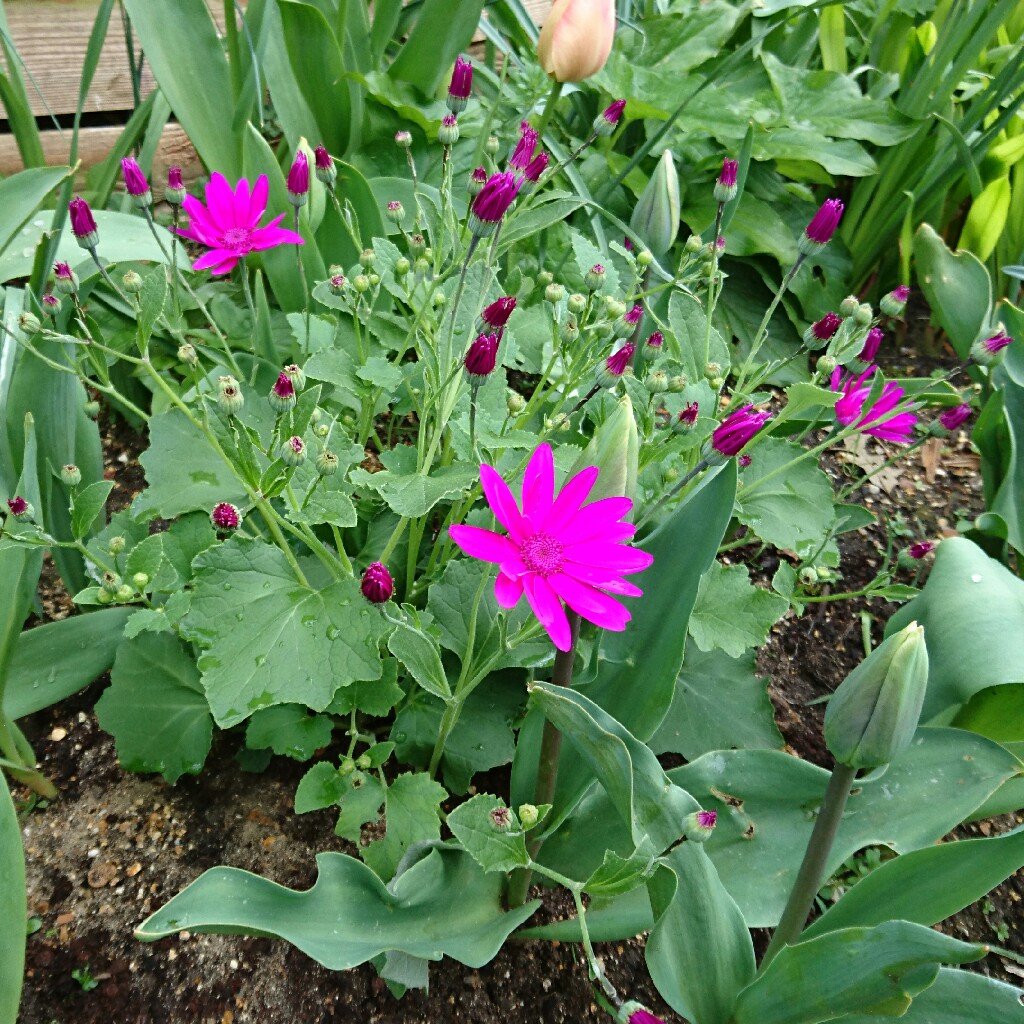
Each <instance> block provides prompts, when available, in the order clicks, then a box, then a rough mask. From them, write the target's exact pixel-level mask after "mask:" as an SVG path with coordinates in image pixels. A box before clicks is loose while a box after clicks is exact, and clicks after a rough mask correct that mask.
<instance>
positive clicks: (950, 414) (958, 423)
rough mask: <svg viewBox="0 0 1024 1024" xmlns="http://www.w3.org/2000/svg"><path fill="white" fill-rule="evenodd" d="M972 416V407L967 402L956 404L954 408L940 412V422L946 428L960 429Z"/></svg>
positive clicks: (951, 429)
mask: <svg viewBox="0 0 1024 1024" xmlns="http://www.w3.org/2000/svg"><path fill="white" fill-rule="evenodd" d="M970 418H971V407H970V406H969V405H967V404H966V403H963V404H961V405H954V406H953V408H952V409H944V410H943V411H942V412H940V413H939V423H941V424H942V426H943V428H944V429H946V430H950V431H953V430H958V429H959V428H960V427H962V426H963V425H964V424H965V423H966V422H967V421H968V420H969V419H970Z"/></svg>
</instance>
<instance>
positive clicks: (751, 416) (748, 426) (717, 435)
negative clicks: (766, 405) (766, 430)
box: [711, 405, 771, 458]
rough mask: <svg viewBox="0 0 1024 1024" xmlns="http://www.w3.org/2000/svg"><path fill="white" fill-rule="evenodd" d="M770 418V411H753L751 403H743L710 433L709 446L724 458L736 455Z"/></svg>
mask: <svg viewBox="0 0 1024 1024" xmlns="http://www.w3.org/2000/svg"><path fill="white" fill-rule="evenodd" d="M770 419H771V413H770V412H755V411H754V407H753V406H752V405H745V406H743V408H742V409H737V410H736V412H734V413H732V414H731V415H730V416H727V417H726V418H725V419H724V420H723V421H722V422H721V423H720V424H719V425H718V427H717V428H716V429H715V432H714V433H713V434H712V435H711V447H712V448H713V449H714V450H715V451H716V452H717V453H718V454H719V455H724V456H725V457H726V458H731V457H732V456H733V455H738V454H739V453H740V452H741V451H742V450H743V448H745V447H746V445H747V443H748V442H749V441H750V439H751V438H752V437H753V436H754V435H755V434H756V433H757V432H758V431H759V430H760V429H761V428H762V427H763V426H764V425H765V424H766V423H767V422H768V420H770Z"/></svg>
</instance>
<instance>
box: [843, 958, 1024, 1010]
mask: <svg viewBox="0 0 1024 1024" xmlns="http://www.w3.org/2000/svg"><path fill="white" fill-rule="evenodd" d="M1020 1007H1021V992H1020V989H1016V988H1014V987H1013V986H1012V985H1006V984H1004V983H1003V982H1001V981H996V980H995V979H994V978H987V977H985V975H983V974H978V973H976V972H975V971H957V970H954V969H953V968H951V967H940V968H939V974H938V977H937V978H936V979H935V981H934V982H933V983H932V984H931V985H929V986H928V988H926V989H925V990H924V991H923V992H921V993H919V994H918V995H916V996H914V1001H913V1002H912V1003H911V1004H910V1009H909V1010H908V1011H907V1012H906V1013H905V1014H904V1015H903V1016H902V1017H901V1018H900V1020H901V1021H902V1022H903V1024H978V1021H984V1022H985V1024H1020V1019H1021V1012H1020ZM882 1019H883V1018H881V1017H877V1016H874V1015H864V1014H860V1013H852V1014H848V1015H847V1016H845V1017H843V1024H877V1022H878V1021H879V1020H882ZM885 1019H891V1018H885Z"/></svg>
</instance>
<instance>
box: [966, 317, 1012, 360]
mask: <svg viewBox="0 0 1024 1024" xmlns="http://www.w3.org/2000/svg"><path fill="white" fill-rule="evenodd" d="M1012 341H1013V338H1011V337H1010V336H1009V335H1008V334H1007V333H1006V331H1004V330H1003V328H1002V326H1000V327H999V330H998V331H996V333H995V334H993V335H991V336H990V337H988V338H985V339H984V341H976V342H975V343H974V344H973V345H972V346H971V357H972V358H973V359H974V361H975V362H976V363H979V364H980V365H982V366H991V365H992V364H993V363H996V362H998V360H999V359H1000V358H1001V355H1002V351H1003V349H1004V348H1006V346H1007V345H1009V344H1010V343H1011V342H1012Z"/></svg>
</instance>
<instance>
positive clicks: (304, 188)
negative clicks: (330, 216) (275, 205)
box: [288, 150, 309, 206]
mask: <svg viewBox="0 0 1024 1024" xmlns="http://www.w3.org/2000/svg"><path fill="white" fill-rule="evenodd" d="M308 194H309V161H308V160H307V159H306V154H305V153H303V152H302V151H301V150H300V151H299V152H298V153H296V154H295V159H294V160H293V161H292V166H291V168H290V170H289V171H288V198H289V199H290V200H291V203H292V205H293V206H302V205H303V204H304V203H305V202H306V198H307V196H308Z"/></svg>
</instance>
